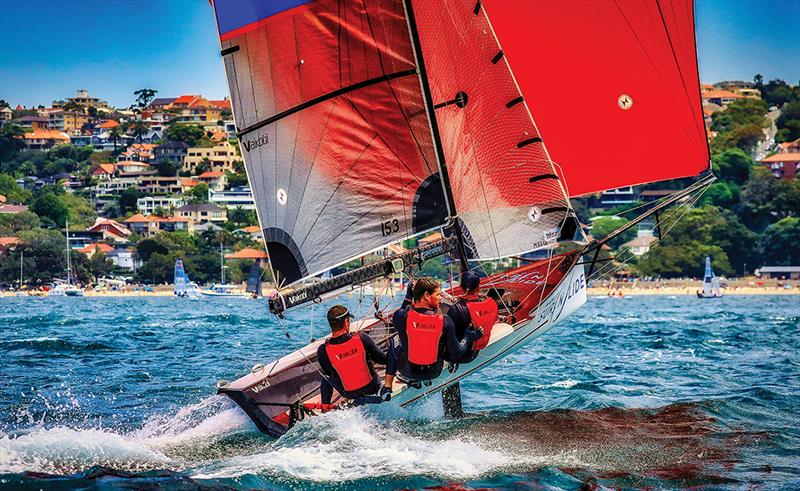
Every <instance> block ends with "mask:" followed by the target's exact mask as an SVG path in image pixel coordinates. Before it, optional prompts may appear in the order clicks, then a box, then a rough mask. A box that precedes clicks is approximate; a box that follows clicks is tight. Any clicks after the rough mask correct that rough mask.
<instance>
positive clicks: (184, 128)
mask: <svg viewBox="0 0 800 491" xmlns="http://www.w3.org/2000/svg"><path fill="white" fill-rule="evenodd" d="M204 137H205V131H203V128H202V127H201V126H198V125H196V124H183V123H179V122H172V123H170V124H169V125H168V126H167V129H166V130H165V131H164V139H165V140H167V141H170V140H172V141H181V142H184V143H187V144H188V145H191V146H193V147H196V146H197V144H198V143H199V142H200V140H201V139H203V138H204Z"/></svg>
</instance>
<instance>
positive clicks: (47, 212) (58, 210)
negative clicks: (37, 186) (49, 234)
mask: <svg viewBox="0 0 800 491" xmlns="http://www.w3.org/2000/svg"><path fill="white" fill-rule="evenodd" d="M31 211H33V212H34V213H36V214H37V215H39V217H40V218H45V217H46V218H49V219H50V220H52V221H53V223H55V224H56V226H57V227H59V228H63V227H64V225H65V224H66V222H67V218H68V217H69V208H68V207H67V205H66V203H64V200H63V199H62V198H61V196H58V195H57V194H55V193H53V192H49V191H48V192H45V193H41V194H39V195H38V196H37V197H36V198H35V199H34V200H33V203H32V204H31Z"/></svg>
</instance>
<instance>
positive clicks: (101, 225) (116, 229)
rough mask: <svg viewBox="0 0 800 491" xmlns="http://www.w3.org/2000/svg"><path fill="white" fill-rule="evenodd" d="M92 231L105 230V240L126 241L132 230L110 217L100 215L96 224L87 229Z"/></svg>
mask: <svg viewBox="0 0 800 491" xmlns="http://www.w3.org/2000/svg"><path fill="white" fill-rule="evenodd" d="M87 230H88V231H90V232H103V240H113V241H114V242H119V243H125V242H127V241H128V236H129V235H130V234H131V231H130V230H129V229H128V227H126V226H125V225H123V224H121V223H119V222H117V221H114V220H111V219H108V218H102V217H98V218H97V219H96V220H95V221H94V225H92V226H91V227H89V228H88V229H87Z"/></svg>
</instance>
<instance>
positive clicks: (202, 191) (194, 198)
mask: <svg viewBox="0 0 800 491" xmlns="http://www.w3.org/2000/svg"><path fill="white" fill-rule="evenodd" d="M183 197H184V198H186V201H188V202H189V203H207V202H208V186H207V185H206V184H205V183H202V182H201V183H200V184H198V185H196V186H194V187H193V188H192V189H190V190H188V191H186V192H185V193H183Z"/></svg>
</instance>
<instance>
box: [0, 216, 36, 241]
mask: <svg viewBox="0 0 800 491" xmlns="http://www.w3.org/2000/svg"><path fill="white" fill-rule="evenodd" d="M40 225H41V223H40V222H39V216H38V215H36V213H33V212H30V211H23V212H21V213H0V236H10V235H17V234H19V233H20V232H25V231H28V230H33V229H36V228H39V227H40Z"/></svg>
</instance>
